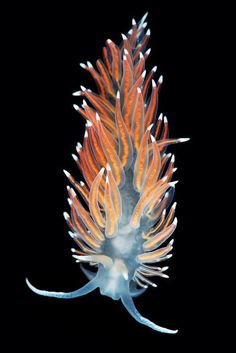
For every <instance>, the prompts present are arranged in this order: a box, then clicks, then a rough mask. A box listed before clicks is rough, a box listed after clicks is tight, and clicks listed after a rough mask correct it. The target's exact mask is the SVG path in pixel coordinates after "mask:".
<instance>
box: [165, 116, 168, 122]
mask: <svg viewBox="0 0 236 353" xmlns="http://www.w3.org/2000/svg"><path fill="white" fill-rule="evenodd" d="M167 123H168V120H167V117H166V116H164V124H167Z"/></svg>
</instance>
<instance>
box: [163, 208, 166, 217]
mask: <svg viewBox="0 0 236 353" xmlns="http://www.w3.org/2000/svg"><path fill="white" fill-rule="evenodd" d="M162 215H163V216H165V215H166V208H165V209H164V210H163V212H162Z"/></svg>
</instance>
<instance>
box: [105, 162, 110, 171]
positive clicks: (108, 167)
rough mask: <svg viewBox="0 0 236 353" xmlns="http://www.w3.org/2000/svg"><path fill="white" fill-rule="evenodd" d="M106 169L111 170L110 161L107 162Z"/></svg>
mask: <svg viewBox="0 0 236 353" xmlns="http://www.w3.org/2000/svg"><path fill="white" fill-rule="evenodd" d="M106 170H108V171H109V172H110V171H111V167H110V164H108V163H107V165H106Z"/></svg>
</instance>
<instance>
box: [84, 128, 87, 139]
mask: <svg viewBox="0 0 236 353" xmlns="http://www.w3.org/2000/svg"><path fill="white" fill-rule="evenodd" d="M84 138H85V139H87V138H88V131H87V130H85V133H84Z"/></svg>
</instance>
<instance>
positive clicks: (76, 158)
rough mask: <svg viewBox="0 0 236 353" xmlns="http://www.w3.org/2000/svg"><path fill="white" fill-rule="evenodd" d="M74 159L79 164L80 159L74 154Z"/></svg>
mask: <svg viewBox="0 0 236 353" xmlns="http://www.w3.org/2000/svg"><path fill="white" fill-rule="evenodd" d="M72 158H73V159H74V160H75V161H76V162H77V161H78V157H77V156H76V155H75V154H73V153H72Z"/></svg>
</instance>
